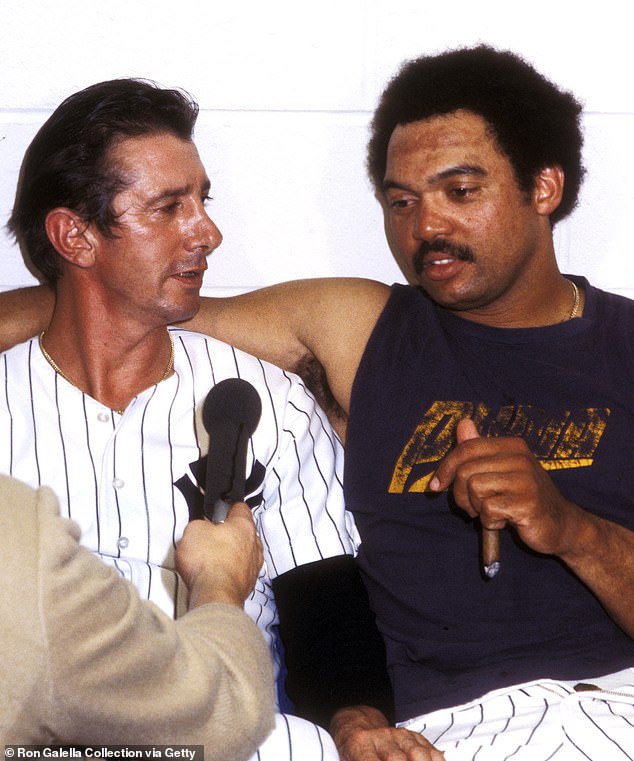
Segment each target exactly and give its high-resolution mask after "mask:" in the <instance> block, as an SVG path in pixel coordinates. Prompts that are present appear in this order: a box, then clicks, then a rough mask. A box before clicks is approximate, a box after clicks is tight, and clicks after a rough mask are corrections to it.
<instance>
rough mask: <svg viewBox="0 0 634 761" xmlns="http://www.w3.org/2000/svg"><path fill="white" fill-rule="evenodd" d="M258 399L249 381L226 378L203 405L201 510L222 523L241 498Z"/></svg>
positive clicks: (260, 411) (260, 402)
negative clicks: (204, 467) (204, 473)
mask: <svg viewBox="0 0 634 761" xmlns="http://www.w3.org/2000/svg"><path fill="white" fill-rule="evenodd" d="M261 414H262V400H261V399H260V395H259V394H258V392H257V391H256V390H255V389H254V388H253V386H252V385H251V384H250V383H247V381H245V380H242V379H241V378H227V379H226V380H223V381H220V383H218V384H217V385H215V386H214V387H213V388H212V389H211V391H210V392H209V393H208V394H207V398H206V399H205V403H204V404H203V410H202V416H203V425H204V426H205V430H206V431H207V433H208V434H209V451H208V453H207V476H206V480H205V497H204V501H203V512H204V514H205V516H206V517H207V518H209V519H210V520H212V521H213V522H214V523H223V522H224V520H225V518H226V517H227V513H228V512H229V508H230V507H231V505H232V504H233V503H234V502H242V501H243V500H244V485H245V481H246V461H247V444H248V441H249V437H250V436H251V435H252V434H253V432H254V431H255V429H256V428H257V426H258V423H259V421H260V415H261Z"/></svg>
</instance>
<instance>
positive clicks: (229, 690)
mask: <svg viewBox="0 0 634 761" xmlns="http://www.w3.org/2000/svg"><path fill="white" fill-rule="evenodd" d="M8 481H9V480H8V479H2V480H1V481H0V490H1V491H0V498H1V506H0V513H1V514H2V524H3V526H4V527H5V529H7V530H9V531H10V532H11V533H10V534H7V532H6V531H4V532H3V536H4V537H5V541H7V542H8V543H9V544H11V546H12V547H16V548H19V554H20V555H22V556H24V554H25V553H28V554H29V556H34V557H36V558H37V568H36V573H35V574H33V575H32V576H31V577H28V576H27V577H26V579H25V586H24V587H22V588H21V589H20V592H19V595H20V599H21V600H22V605H21V606H20V607H21V610H22V612H21V614H20V617H19V620H20V621H21V622H22V625H23V626H26V625H30V627H31V628H30V629H27V632H30V631H33V630H35V631H37V632H38V635H37V640H36V642H35V643H33V641H32V637H27V636H26V635H25V636H23V641H20V640H17V639H16V638H18V637H20V634H21V632H20V630H19V629H18V628H16V627H13V629H12V639H11V641H10V642H7V643H3V644H5V648H11V650H12V652H14V653H15V654H16V658H15V659H9V661H15V662H20V661H21V660H26V661H30V662H31V663H33V664H34V665H33V667H32V668H33V669H34V670H35V671H36V673H33V674H27V675H26V677H25V678H32V684H33V685H37V689H32V690H30V691H29V690H24V691H22V698H23V699H22V701H21V704H19V705H16V704H15V703H14V704H13V705H11V706H10V709H11V712H12V715H13V719H12V720H11V724H10V725H9V723H8V720H7V719H6V714H5V713H4V712H3V721H5V722H6V730H5V731H6V732H7V733H8V734H7V737H8V738H9V739H10V741H11V742H47V741H57V742H73V743H82V744H86V743H95V742H107V741H108V740H111V739H112V737H114V736H116V737H117V741H118V742H124V743H149V742H152V743H157V742H158V743H161V742H164V743H173V742H182V743H187V744H203V745H204V746H205V750H206V753H207V754H208V757H210V758H216V757H218V758H220V757H222V758H224V757H226V755H225V754H227V753H229V754H230V756H231V758H235V759H246V758H248V757H249V756H250V755H251V754H252V753H253V752H254V751H255V749H256V748H257V747H258V745H259V744H260V743H261V742H262V741H263V740H264V738H265V737H266V736H267V734H268V732H269V731H270V730H271V728H272V726H273V710H274V708H273V689H272V670H271V665H270V658H269V654H268V651H267V649H266V646H265V644H264V642H263V640H262V637H261V634H260V632H259V631H258V629H257V627H256V626H255V624H253V622H251V621H250V619H248V617H247V616H246V615H245V614H244V613H243V612H242V610H241V609H240V608H239V607H237V606H236V605H233V604H225V603H210V604H201V606H200V607H197V608H196V609H195V610H191V611H190V612H189V613H187V614H186V615H185V616H184V617H183V618H182V619H180V620H179V621H176V622H174V621H173V620H171V619H170V618H169V617H167V616H165V614H163V613H162V612H161V611H160V610H159V609H158V608H156V607H155V606H154V605H152V604H151V603H147V602H143V601H141V600H140V598H139V596H138V594H137V592H136V590H135V589H134V588H133V587H132V586H131V585H130V584H129V583H128V582H126V581H124V580H123V579H121V578H120V576H119V574H118V573H117V572H116V571H115V570H114V569H113V568H109V567H107V566H106V565H105V564H103V563H102V562H100V561H99V560H98V559H97V558H95V557H94V556H92V555H91V554H90V553H89V552H88V551H87V550H85V549H83V548H81V547H80V546H79V545H78V539H79V531H78V528H77V526H76V524H74V523H72V522H70V521H67V520H66V519H62V518H60V517H59V515H58V512H57V503H56V500H55V498H54V496H53V494H52V493H51V492H50V491H49V490H48V489H41V490H39V491H38V492H37V493H35V492H33V491H32V490H30V489H28V487H25V486H22V485H17V486H16V485H15V484H16V482H15V481H12V482H10V483H8ZM16 508H17V509H16ZM9 513H12V514H16V513H19V514H20V519H19V520H18V521H13V522H11V521H9V520H7V519H6V516H7V515H8V514H9ZM14 523H15V526H14ZM5 524H6V525H5ZM14 534H16V537H15V541H13V535H14ZM26 537H28V539H29V541H28V542H27V543H26V544H25V538H26ZM13 567H17V566H16V563H13ZM16 573H17V571H16ZM6 578H10V577H7V576H5V579H6ZM31 581H34V582H35V583H32V584H31V583H29V582H31ZM16 586H19V585H17V584H16ZM3 597H4V596H3ZM207 599H209V598H208V597H206V596H205V595H202V599H201V602H202V603H205V602H206V600H207ZM25 611H26V612H25ZM5 636H6V635H5ZM29 640H30V641H29ZM34 644H35V645H36V650H35V652H34V651H33V645H34ZM24 647H26V648H27V650H28V652H26V651H24V652H22V655H23V656H24V658H23V659H22V657H21V655H20V651H21V650H24ZM5 651H6V650H5ZM5 667H6V666H5ZM22 676H23V677H24V676H25V675H22ZM2 683H3V684H4V685H7V684H9V683H12V682H10V681H9V680H8V679H3V682H2ZM16 692H17V690H16V689H15V688H14V689H13V694H14V695H15V693H16ZM5 700H6V697H5V696H2V702H4V701H5ZM1 726H2V722H1V721H0V727H1ZM1 736H2V735H1V734H0V737H1ZM3 739H4V738H3ZM228 749H229V750H228ZM216 753H217V755H216Z"/></svg>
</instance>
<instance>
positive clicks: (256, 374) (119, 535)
mask: <svg viewBox="0 0 634 761" xmlns="http://www.w3.org/2000/svg"><path fill="white" fill-rule="evenodd" d="M172 337H173V339H174V344H175V372H174V374H173V375H172V376H171V377H170V378H168V379H167V380H165V381H163V382H162V383H159V384H157V385H155V386H152V387H151V388H149V389H147V390H146V391H144V392H142V393H140V394H139V395H138V396H137V397H136V398H135V399H134V400H133V401H132V402H131V403H130V405H129V406H128V408H127V409H126V410H125V412H124V414H123V415H118V414H116V413H114V412H113V411H112V410H110V409H108V408H107V407H104V405H102V404H100V403H99V402H97V401H96V400H94V399H92V398H91V397H89V396H87V395H86V394H84V393H82V392H81V391H80V390H79V389H77V388H76V387H74V386H72V385H71V384H69V383H68V382H67V381H65V380H64V379H63V378H62V377H61V376H59V375H58V374H57V373H56V372H55V371H54V370H53V368H52V367H51V366H50V365H49V364H48V363H47V361H46V360H45V358H44V357H43V356H42V353H41V351H40V349H39V346H38V342H37V340H36V339H33V340H31V341H27V342H26V343H24V344H21V345H19V346H17V347H14V348H13V349H11V350H10V351H9V352H6V353H5V354H4V355H2V362H1V363H0V372H1V373H2V379H1V381H0V383H1V387H2V389H3V394H2V396H1V397H0V425H1V426H2V430H3V432H5V436H4V441H3V446H2V448H1V449H0V472H3V473H7V474H10V475H13V476H15V477H16V478H19V479H21V480H23V481H25V482H27V483H29V484H31V485H32V486H40V485H44V484H46V485H48V486H51V487H52V488H53V489H54V490H55V492H56V493H57V495H58V497H59V499H60V501H61V509H62V512H63V513H65V514H67V515H69V516H70V517H72V518H73V519H74V520H76V521H77V522H78V523H79V525H80V527H81V530H82V543H83V544H84V545H85V546H87V547H88V548H89V549H91V550H93V551H94V552H96V553H98V554H99V555H100V557H101V558H102V559H103V560H104V562H106V563H109V564H111V565H113V566H114V567H115V568H117V570H118V571H119V573H121V575H122V576H124V577H126V578H128V579H130V580H131V581H132V582H133V583H134V584H135V586H136V587H137V589H138V590H139V592H140V593H141V594H142V595H143V596H144V597H147V598H148V599H151V600H153V601H154V602H155V603H157V604H158V605H159V606H160V607H161V608H163V610H165V611H166V612H167V613H169V614H170V615H174V614H175V613H176V614H178V613H181V612H182V611H183V610H184V609H185V604H186V594H185V591H186V590H185V589H184V586H183V585H182V584H180V583H179V580H178V577H177V575H176V573H175V571H174V565H173V552H174V545H175V542H176V541H177V540H178V538H179V537H180V535H181V533H182V530H183V528H184V526H185V524H186V523H187V521H188V519H189V507H188V500H190V499H191V495H192V494H197V495H198V496H199V495H200V487H199V485H198V483H197V481H196V478H195V468H196V464H197V463H198V462H199V461H200V459H201V457H202V456H204V455H205V454H206V452H207V448H208V445H209V444H208V437H207V434H206V432H205V430H204V426H203V425H202V420H201V414H200V410H201V406H202V403H203V401H204V399H205V397H206V395H207V393H208V391H209V389H210V388H211V386H212V385H213V384H214V383H216V382H218V381H220V380H222V379H224V378H228V377H241V378H244V379H245V380H248V381H249V382H250V383H251V384H252V385H253V386H255V388H256V389H257V391H258V392H259V394H260V397H261V399H262V405H263V412H262V418H261V421H260V424H259V426H258V429H257V430H256V432H255V433H254V435H253V437H252V440H251V443H250V447H249V452H248V462H247V473H251V472H252V470H253V474H254V480H253V483H252V484H251V487H252V488H251V492H250V495H249V496H253V497H254V498H255V499H256V501H259V504H258V505H257V506H255V507H254V511H253V512H254V519H255V521H256V524H257V526H258V530H259V532H260V535H261V537H262V541H263V545H264V552H265V566H264V567H263V569H262V572H261V574H260V577H259V579H258V582H257V584H256V586H255V588H254V591H253V593H252V595H251V597H250V599H249V600H248V601H247V603H246V604H245V609H246V610H247V612H248V613H249V614H250V615H251V616H252V617H253V619H254V620H256V621H257V623H258V625H259V626H260V628H261V630H262V632H263V634H264V636H265V638H266V639H267V641H268V642H269V643H270V645H271V651H272V654H273V656H274V658H275V657H276V652H277V651H276V649H275V648H274V647H273V642H272V640H273V637H274V627H275V625H276V623H277V614H276V609H275V603H274V597H273V593H272V591H271V579H272V578H274V577H275V576H277V575H279V574H282V573H285V572H286V571H289V570H292V569H293V568H295V567H296V566H297V565H301V564H303V563H309V562H313V561H315V560H319V559H320V558H327V557H332V556H335V555H341V554H353V553H354V551H355V547H356V542H357V535H356V530H355V528H354V523H353V521H352V519H351V517H350V516H349V515H348V514H347V513H346V511H345V509H344V503H343V494H342V489H341V481H342V450H341V445H340V443H339V442H338V441H337V440H336V437H335V435H334V434H333V433H332V430H331V429H330V426H329V424H328V422H327V420H326V418H325V416H324V414H323V413H322V412H321V411H320V410H319V409H318V408H317V406H316V404H315V401H314V399H313V397H312V396H311V395H310V394H309V393H308V392H307V390H306V388H305V387H304V385H303V383H302V382H301V381H300V379H299V378H297V377H296V376H293V375H290V374H288V373H284V372H282V371H281V370H279V369H278V368H275V367H273V366H271V365H268V364H266V363H264V362H261V361H260V360H258V359H256V358H254V357H251V356H249V355H246V354H243V353H241V352H238V351H236V350H234V349H232V348H231V347H229V346H227V345H226V344H222V343H219V342H217V341H214V340H213V339H209V338H206V337H204V336H200V335H197V334H194V333H188V332H186V331H180V330H173V331H172ZM212 446H213V442H212ZM258 474H259V476H258ZM177 482H179V484H180V485H179V486H175V484H176V483H177ZM183 484H184V485H185V486H184V487H183ZM185 487H186V488H185ZM185 494H188V495H189V496H185ZM291 723H292V724H293V725H295V724H296V722H294V721H293V722H291ZM300 723H301V722H300ZM307 726H308V727H309V728H310V730H309V731H310V732H312V735H313V740H315V739H316V738H317V737H318V736H319V735H315V731H316V730H315V729H314V728H313V726H312V725H310V724H307ZM302 758H307V756H305V755H303V756H302ZM324 758H328V755H324ZM333 758H336V756H333Z"/></svg>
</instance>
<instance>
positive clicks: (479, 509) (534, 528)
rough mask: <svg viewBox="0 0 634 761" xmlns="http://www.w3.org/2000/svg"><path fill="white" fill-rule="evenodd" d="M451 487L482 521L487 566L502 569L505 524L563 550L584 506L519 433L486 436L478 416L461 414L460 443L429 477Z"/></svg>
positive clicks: (549, 548)
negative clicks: (565, 492) (563, 488)
mask: <svg viewBox="0 0 634 761" xmlns="http://www.w3.org/2000/svg"><path fill="white" fill-rule="evenodd" d="M449 488H451V489H452V492H453V498H454V501H455V503H456V505H457V506H458V507H460V508H461V509H462V510H464V511H465V512H466V513H467V514H468V515H470V516H471V517H472V518H477V517H479V518H480V522H481V524H482V567H483V572H484V574H485V576H486V577H487V578H492V577H493V576H495V575H496V574H497V573H498V572H499V570H500V557H499V541H500V529H502V528H504V526H506V525H509V526H511V527H512V528H513V530H514V531H515V532H517V535H518V537H519V538H520V539H521V540H522V541H523V542H524V543H525V544H526V545H527V546H528V547H530V548H531V549H533V550H535V551H536V552H540V553H543V554H545V555H560V554H561V553H562V548H564V549H565V547H566V541H567V537H569V533H570V528H569V527H570V525H571V522H574V521H576V519H577V517H578V511H579V508H578V507H577V506H575V505H574V504H573V503H571V502H569V501H568V500H566V499H565V498H564V497H563V496H562V494H561V492H560V491H559V490H558V489H557V487H556V486H555V483H554V482H553V480H552V479H551V477H550V476H549V475H548V472H547V471H546V469H545V468H544V467H543V466H542V464H541V463H540V462H539V460H538V459H537V458H536V457H535V456H534V455H533V454H532V452H531V451H530V449H529V448H528V446H527V444H526V442H525V441H524V440H523V439H522V438H519V437H517V436H500V437H482V436H480V435H479V433H478V431H477V429H476V427H475V424H474V422H473V420H469V419H467V420H461V421H460V422H459V423H458V426H457V428H456V446H455V447H454V449H453V450H452V451H451V452H450V453H449V454H448V455H447V456H446V457H445V458H444V459H443V460H442V462H441V463H440V464H439V466H438V468H437V469H436V472H435V473H434V476H433V478H432V479H431V481H430V482H429V489H430V490H431V491H445V490H447V489H449Z"/></svg>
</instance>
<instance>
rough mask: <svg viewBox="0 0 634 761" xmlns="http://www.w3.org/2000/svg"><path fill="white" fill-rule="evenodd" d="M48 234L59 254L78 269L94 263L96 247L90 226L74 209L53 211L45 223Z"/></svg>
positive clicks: (47, 216)
mask: <svg viewBox="0 0 634 761" xmlns="http://www.w3.org/2000/svg"><path fill="white" fill-rule="evenodd" d="M44 224H45V227H46V234H47V236H48V239H49V240H50V241H51V243H52V244H53V246H54V247H55V250H56V251H57V253H58V254H59V255H60V256H62V257H63V258H64V259H66V261H68V262H70V263H71V264H75V265H77V266H78V267H89V266H90V265H91V264H92V262H93V258H94V257H93V254H94V246H93V241H92V236H91V235H90V232H89V226H88V225H87V224H86V222H85V221H84V220H83V219H82V218H81V217H80V216H79V215H78V214H77V213H76V212H74V211H72V209H67V208H64V207H60V208H56V209H52V210H51V211H49V213H48V214H47V215H46V219H45V221H44Z"/></svg>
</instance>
